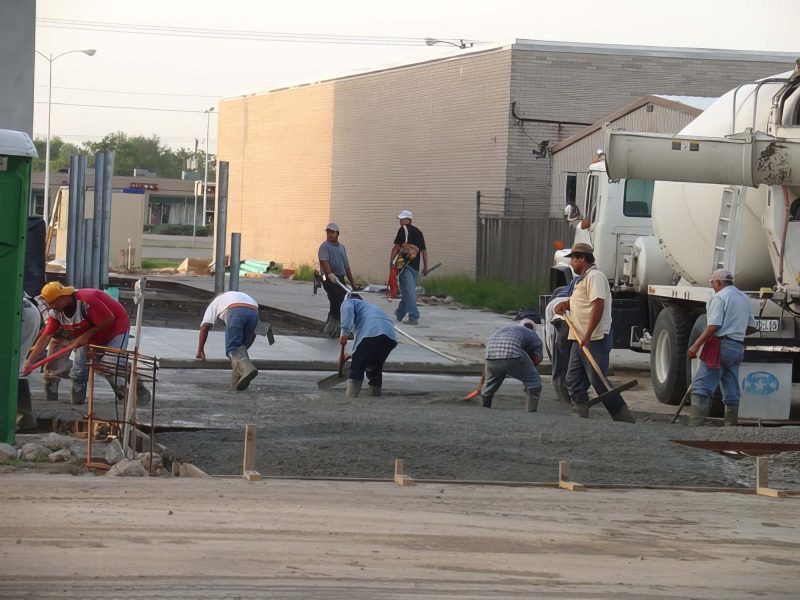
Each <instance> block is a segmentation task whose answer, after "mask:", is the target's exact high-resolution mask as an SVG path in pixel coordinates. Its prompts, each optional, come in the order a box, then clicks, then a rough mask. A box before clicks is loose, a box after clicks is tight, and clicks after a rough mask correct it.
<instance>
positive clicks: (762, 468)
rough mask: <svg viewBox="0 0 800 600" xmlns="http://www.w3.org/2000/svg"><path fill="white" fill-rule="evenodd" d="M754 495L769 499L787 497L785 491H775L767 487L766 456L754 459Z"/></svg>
mask: <svg viewBox="0 0 800 600" xmlns="http://www.w3.org/2000/svg"><path fill="white" fill-rule="evenodd" d="M756 494H758V495H759V496H769V497H771V498H785V497H786V496H787V491H786V490H776V489H773V488H771V487H769V474H768V472H767V457H766V456H759V457H758V458H756Z"/></svg>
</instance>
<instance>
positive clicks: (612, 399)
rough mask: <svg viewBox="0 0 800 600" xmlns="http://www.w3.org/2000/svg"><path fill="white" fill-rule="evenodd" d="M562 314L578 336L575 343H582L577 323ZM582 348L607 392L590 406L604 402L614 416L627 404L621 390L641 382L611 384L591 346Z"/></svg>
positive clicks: (599, 395)
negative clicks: (590, 348) (590, 349)
mask: <svg viewBox="0 0 800 600" xmlns="http://www.w3.org/2000/svg"><path fill="white" fill-rule="evenodd" d="M562 316H563V317H564V320H565V321H566V322H567V325H568V326H569V329H570V331H572V334H573V335H574V336H575V338H576V342H575V343H576V344H580V342H578V341H577V340H579V339H580V336H579V335H578V330H577V329H575V325H574V324H573V323H572V321H571V320H570V318H569V317H568V316H567V315H562ZM581 350H583V353H584V355H585V356H586V359H587V360H588V361H589V364H590V365H592V369H593V370H594V372H595V374H596V375H597V378H598V379H599V380H600V382H601V383H602V384H603V386H604V387H605V388H606V391H605V392H603V393H602V394H598V396H597V398H595V399H594V400H591V401H590V402H589V406H590V407H592V406H594V405H595V404H599V403H600V402H602V403H603V406H605V407H606V410H607V411H608V414H610V415H611V417H612V418H613V417H614V415H616V414H617V413H618V412H619V411H620V409H621V408H622V407H624V406H627V405H626V404H625V400H623V399H622V396H620V392H624V391H625V390H629V389H631V388H633V387H636V386H637V385H638V384H639V382H638V381H637V380H636V379H632V380H631V381H628V382H627V383H623V384H622V385H620V386H619V387H616V388H615V387H614V386H612V385H611V382H610V381H609V380H608V378H606V376H605V375H604V374H603V371H602V370H600V366H599V365H598V364H597V361H595V359H594V357H593V356H592V353H591V352H590V351H589V348H587V347H586V346H581Z"/></svg>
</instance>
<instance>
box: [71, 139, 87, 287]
mask: <svg viewBox="0 0 800 600" xmlns="http://www.w3.org/2000/svg"><path fill="white" fill-rule="evenodd" d="M75 177H76V181H77V183H76V187H75V197H74V198H72V197H70V199H69V201H70V203H72V202H75V204H76V207H75V242H76V243H75V274H74V278H73V281H72V282H68V283H70V284H71V285H74V286H76V287H84V286H85V285H86V283H85V281H84V274H85V273H86V270H85V268H84V255H85V254H86V252H87V251H88V249H87V248H86V239H85V237H84V227H85V226H86V224H85V223H84V210H85V207H86V155H85V154H79V155H78V168H77V173H76V174H75Z"/></svg>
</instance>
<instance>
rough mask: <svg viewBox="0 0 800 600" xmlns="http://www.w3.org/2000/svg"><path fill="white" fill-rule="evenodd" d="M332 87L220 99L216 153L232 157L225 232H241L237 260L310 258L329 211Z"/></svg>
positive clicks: (226, 158) (292, 262) (287, 263)
mask: <svg viewBox="0 0 800 600" xmlns="http://www.w3.org/2000/svg"><path fill="white" fill-rule="evenodd" d="M333 88H334V85H333V84H332V83H325V84H320V85H313V86H307V87H301V88H294V89H288V90H282V91H278V92H272V93H269V94H261V95H254V96H247V97H245V98H236V99H231V100H225V101H223V102H222V103H220V106H219V146H218V156H219V160H224V161H228V162H229V163H230V166H229V174H228V232H229V234H230V232H240V233H241V234H242V258H243V259H244V258H253V259H260V260H276V261H278V262H282V263H284V265H285V266H290V265H295V266H297V265H300V264H303V263H312V264H313V263H315V262H316V256H317V247H318V246H319V244H320V243H321V242H322V240H324V239H325V234H324V229H325V225H326V224H327V223H328V219H329V215H330V200H331V165H332V132H333V95H334V94H333V92H334V89H333ZM228 240H229V242H228V243H230V235H229V237H228Z"/></svg>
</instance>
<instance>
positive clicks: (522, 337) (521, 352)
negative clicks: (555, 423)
mask: <svg viewBox="0 0 800 600" xmlns="http://www.w3.org/2000/svg"><path fill="white" fill-rule="evenodd" d="M533 328H534V323H533V321H531V320H530V319H522V321H520V322H519V323H515V324H513V325H506V326H505V327H501V328H500V329H498V330H497V331H495V332H494V334H492V337H491V338H489V343H488V344H486V364H485V366H484V378H485V382H484V384H483V388H482V389H481V406H483V407H484V408H492V398H493V397H494V395H495V393H497V390H499V389H500V386H501V385H502V384H503V381H505V378H506V377H508V376H511V377H513V378H514V379H517V380H519V381H521V382H522V385H523V386H525V396H526V401H525V410H527V411H528V412H536V411H537V410H538V408H539V394H541V392H542V381H541V379H540V378H539V373H538V371H537V370H536V365H538V364H539V363H540V362H542V340H540V339H539V336H538V335H536V333H535V332H534V331H533Z"/></svg>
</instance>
